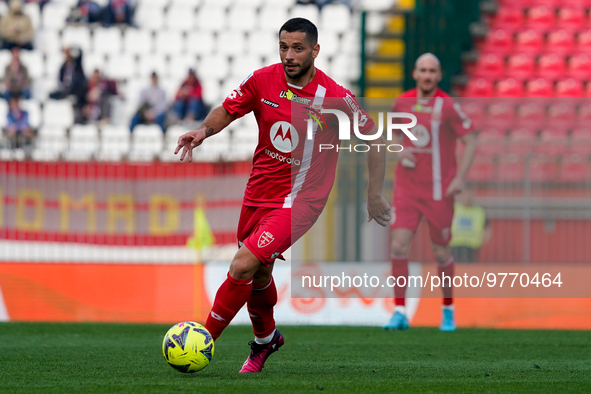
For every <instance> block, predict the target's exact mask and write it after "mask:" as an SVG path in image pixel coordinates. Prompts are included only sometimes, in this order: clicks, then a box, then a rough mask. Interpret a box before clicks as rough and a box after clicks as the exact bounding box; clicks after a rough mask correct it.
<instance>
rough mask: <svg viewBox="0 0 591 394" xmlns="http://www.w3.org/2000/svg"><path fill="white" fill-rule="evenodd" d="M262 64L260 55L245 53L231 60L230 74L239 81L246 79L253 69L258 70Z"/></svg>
mask: <svg viewBox="0 0 591 394" xmlns="http://www.w3.org/2000/svg"><path fill="white" fill-rule="evenodd" d="M262 66H263V62H262V60H261V57H260V56H256V55H246V56H243V57H241V58H240V59H236V60H234V61H233V62H232V66H231V67H230V75H233V76H236V77H238V79H240V81H243V80H244V79H246V77H247V76H249V75H250V73H252V72H253V71H255V70H258V69H259V68H261V67H262Z"/></svg>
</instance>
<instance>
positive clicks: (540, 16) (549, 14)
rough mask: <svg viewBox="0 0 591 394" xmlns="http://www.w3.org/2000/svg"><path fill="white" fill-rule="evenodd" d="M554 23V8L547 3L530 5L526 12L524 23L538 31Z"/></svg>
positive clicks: (546, 28) (542, 30) (544, 29)
mask: <svg viewBox="0 0 591 394" xmlns="http://www.w3.org/2000/svg"><path fill="white" fill-rule="evenodd" d="M554 24H555V15H554V9H553V8H552V7H550V6H547V5H544V4H542V5H537V6H533V7H531V8H530V9H529V10H528V12H527V20H526V25H527V26H528V27H529V28H531V29H535V30H537V31H540V32H544V31H547V30H548V29H550V28H552V27H553V26H554Z"/></svg>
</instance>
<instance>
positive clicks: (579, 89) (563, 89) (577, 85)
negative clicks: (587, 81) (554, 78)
mask: <svg viewBox="0 0 591 394" xmlns="http://www.w3.org/2000/svg"><path fill="white" fill-rule="evenodd" d="M556 97H583V83H582V82H581V81H579V80H578V79H574V78H567V79H563V80H561V81H558V82H557V83H556Z"/></svg>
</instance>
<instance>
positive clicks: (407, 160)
mask: <svg viewBox="0 0 591 394" xmlns="http://www.w3.org/2000/svg"><path fill="white" fill-rule="evenodd" d="M396 159H397V160H398V161H400V164H402V165H403V166H405V167H409V168H414V167H415V166H416V165H417V158H416V157H415V155H414V154H413V153H412V152H411V151H410V149H408V148H407V149H403V150H402V152H398V153H397V154H396Z"/></svg>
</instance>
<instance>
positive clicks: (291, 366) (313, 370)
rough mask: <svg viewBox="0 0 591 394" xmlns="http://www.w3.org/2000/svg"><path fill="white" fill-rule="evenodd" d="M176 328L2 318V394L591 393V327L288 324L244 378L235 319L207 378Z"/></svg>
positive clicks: (244, 331)
mask: <svg viewBox="0 0 591 394" xmlns="http://www.w3.org/2000/svg"><path fill="white" fill-rule="evenodd" d="M170 326H172V324H171V325H133V324H90V323H88V324H50V323H0V392H1V393H19V392H20V393H34V392H37V393H52V392H54V393H72V392H81V393H86V392H95V393H118V392H124V393H176V392H178V393H181V392H192V393H212V392H237V393H240V392H245V393H267V392H285V393H287V392H289V393H292V392H318V391H324V392H327V393H336V392H342V393H353V392H419V393H426V392H448V393H458V392H498V393H505V392H532V393H540V392H561V393H573V392H581V393H591V332H587V331H532V330H530V331H525V330H484V329H460V330H458V331H456V332H454V333H442V332H439V331H438V330H436V329H430V328H411V329H410V330H408V331H405V332H386V331H383V330H382V329H380V328H369V327H310V326H303V327H296V326H286V327H280V328H281V330H282V332H283V334H284V335H285V338H286V344H285V346H284V347H283V348H282V349H281V350H280V351H279V352H277V353H275V354H274V355H273V356H271V358H270V359H269V360H268V361H267V367H266V368H265V370H264V371H263V372H262V373H260V374H250V375H242V374H238V370H239V369H240V367H241V365H242V362H243V361H244V360H245V358H246V356H247V355H248V352H249V348H248V346H247V342H248V341H249V340H251V339H252V333H251V331H250V328H249V327H246V326H237V327H229V328H228V329H227V330H226V331H225V332H224V334H223V335H222V337H221V338H220V339H219V340H218V341H217V343H216V350H215V356H214V359H213V361H212V363H211V364H210V365H209V366H208V367H207V368H205V369H204V370H202V371H201V372H198V373H196V374H182V373H180V372H177V371H175V370H174V369H172V368H171V367H169V366H168V365H167V364H166V362H165V361H164V358H163V356H162V352H161V344H162V338H163V336H164V334H165V333H166V331H167V330H168V328H170Z"/></svg>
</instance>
